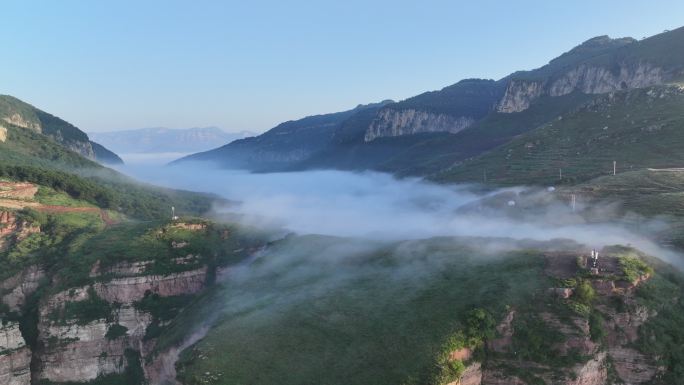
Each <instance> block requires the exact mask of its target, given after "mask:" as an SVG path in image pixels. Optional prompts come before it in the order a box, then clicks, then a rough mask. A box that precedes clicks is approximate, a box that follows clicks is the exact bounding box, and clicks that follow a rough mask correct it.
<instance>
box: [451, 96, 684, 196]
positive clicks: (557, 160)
mask: <svg viewBox="0 0 684 385" xmlns="http://www.w3.org/2000/svg"><path fill="white" fill-rule="evenodd" d="M683 105H684V93H683V92H682V91H681V90H680V89H679V88H677V87H668V86H662V87H651V88H645V89H638V90H631V91H624V92H618V93H614V94H610V95H603V96H598V97H596V98H595V99H594V100H593V101H591V102H589V103H587V104H585V105H584V107H581V108H578V109H575V110H574V111H571V112H565V111H560V112H561V113H562V116H561V118H559V119H556V120H553V121H550V122H549V121H547V122H546V124H543V125H542V126H540V127H539V128H536V129H534V130H532V131H529V132H527V133H524V134H522V135H520V136H519V137H517V138H515V139H513V140H511V141H510V142H508V143H506V144H504V145H502V146H500V147H498V148H496V149H494V150H492V151H491V152H489V153H486V154H484V155H481V156H478V157H476V158H474V159H472V160H469V161H466V162H463V163H462V164H459V165H457V166H455V167H453V168H451V169H450V170H448V171H446V172H444V173H442V174H440V175H439V176H438V179H439V180H442V181H450V182H454V181H478V182H479V181H482V178H483V172H484V171H485V170H486V172H487V181H488V182H489V183H493V184H499V185H520V184H537V185H539V184H541V185H549V184H551V185H555V184H573V183H577V182H583V181H588V180H590V179H592V178H596V177H598V176H601V175H607V174H609V173H612V171H613V161H617V165H618V172H624V171H630V170H637V169H644V168H649V167H652V168H666V167H680V166H681V165H682V164H684V156H683V155H682V152H681V151H679V149H680V148H681V147H682V146H683V145H684V135H682V133H683V132H684V131H683V130H681V128H682V126H683V125H684V107H682V106H683ZM514 115H515V114H514ZM559 169H562V170H563V179H562V180H559Z"/></svg>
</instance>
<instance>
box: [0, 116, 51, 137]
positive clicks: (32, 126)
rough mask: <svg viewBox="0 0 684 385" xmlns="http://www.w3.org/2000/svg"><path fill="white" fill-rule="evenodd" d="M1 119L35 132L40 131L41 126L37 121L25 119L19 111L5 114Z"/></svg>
mask: <svg viewBox="0 0 684 385" xmlns="http://www.w3.org/2000/svg"><path fill="white" fill-rule="evenodd" d="M2 120H4V121H5V122H7V123H9V124H12V125H15V126H17V127H21V128H27V129H29V130H33V131H36V132H42V127H41V125H40V123H39V122H37V121H33V120H31V119H27V118H25V117H24V116H23V115H21V114H19V113H13V114H11V115H9V116H5V117H3V118H2Z"/></svg>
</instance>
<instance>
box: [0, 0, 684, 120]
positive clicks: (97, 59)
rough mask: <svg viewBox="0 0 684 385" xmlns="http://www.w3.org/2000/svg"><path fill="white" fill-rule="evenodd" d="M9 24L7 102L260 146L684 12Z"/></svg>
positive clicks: (44, 5) (670, 23) (51, 10)
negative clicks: (321, 117) (277, 129)
mask: <svg viewBox="0 0 684 385" xmlns="http://www.w3.org/2000/svg"><path fill="white" fill-rule="evenodd" d="M521 9H525V13H524V14H520V10H521ZM589 10H591V11H590V12H589ZM3 12H4V15H5V16H6V17H5V28H6V30H9V31H19V32H17V33H11V34H5V36H7V37H5V39H4V40H3V41H2V42H3V48H4V52H5V55H6V57H10V58H12V60H8V61H7V62H6V63H5V65H4V67H3V71H2V73H0V82H1V83H2V84H3V87H2V89H1V90H0V93H3V94H10V95H13V96H16V97H18V98H20V99H22V100H24V101H26V102H28V103H31V104H33V105H35V106H37V107H39V108H41V109H43V110H45V111H49V112H50V113H52V114H55V115H57V116H59V117H61V118H63V119H65V120H67V121H69V122H71V123H73V124H75V125H76V126H77V127H79V128H81V129H82V130H84V131H87V132H103V131H112V130H120V129H122V128H131V127H132V128H135V127H158V126H161V127H169V128H183V127H204V126H218V127H222V128H224V129H225V130H228V131H231V132H233V131H241V130H246V131H252V132H255V133H259V132H263V131H265V130H268V129H270V128H272V127H274V126H276V125H277V124H278V123H281V122H283V121H287V120H295V119H299V118H302V117H304V116H308V115H316V114H322V113H328V112H335V111H343V110H347V109H350V108H353V107H354V106H356V105H358V104H365V103H371V102H377V101H380V100H384V99H394V100H402V99H405V98H407V97H411V96H414V95H417V94H420V93H422V92H426V91H430V90H435V89H440V88H442V87H445V86H448V85H450V84H453V83H455V82H457V81H459V80H461V79H464V78H472V77H477V78H493V79H499V78H501V77H503V76H506V75H508V74H509V73H511V72H513V71H516V70H524V69H533V68H537V67H540V66H542V65H544V64H546V63H547V62H548V61H549V60H551V59H552V58H554V57H556V56H558V55H560V54H562V53H563V52H566V51H568V50H569V49H571V48H572V47H574V46H576V45H578V44H580V43H582V42H583V41H586V40H587V39H589V38H592V37H595V36H598V35H610V36H611V37H624V36H632V37H634V38H637V39H640V38H642V37H645V36H650V35H654V34H657V33H660V32H663V30H665V29H674V28H677V27H680V26H681V25H682V22H681V20H680V18H679V16H678V15H681V14H682V13H684V3H681V2H676V1H663V2H659V3H655V4H654V3H646V2H639V1H620V2H618V1H606V2H601V3H595V2H589V1H588V0H583V1H580V2H572V3H560V2H551V3H541V4H539V3H537V2H534V1H531V0H530V1H525V2H523V3H520V2H518V3H516V4H511V3H509V2H501V1H486V2H477V3H460V2H459V3H454V2H446V1H431V2H430V3H429V4H428V3H420V4H417V3H406V4H397V3H396V2H389V1H375V2H372V3H367V2H346V3H344V4H336V3H320V2H306V1H300V2H297V3H295V4H292V3H288V4H282V3H280V2H271V1H263V2H260V3H257V4H255V3H250V4H244V3H235V2H225V3H224V2H208V3H203V4H202V6H197V5H192V4H189V3H185V2H181V1H169V2H166V1H164V2H161V1H150V2H144V3H138V2H130V1H128V2H117V3H90V2H82V1H64V2H10V3H8V4H5V7H4V8H3ZM31 25H39V26H40V28H31V27H30V26H31ZM27 26H28V27H27ZM568 26H572V28H568ZM45 31H50V33H49V34H46V33H45ZM85 31H87V33H86V32H85ZM483 42H484V44H483ZM521 53H524V54H521ZM48 63H49V65H47V64H48Z"/></svg>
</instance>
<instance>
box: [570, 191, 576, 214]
mask: <svg viewBox="0 0 684 385" xmlns="http://www.w3.org/2000/svg"><path fill="white" fill-rule="evenodd" d="M576 201H577V199H576V197H575V194H572V203H571V205H572V212H573V213H574V212H575V203H576Z"/></svg>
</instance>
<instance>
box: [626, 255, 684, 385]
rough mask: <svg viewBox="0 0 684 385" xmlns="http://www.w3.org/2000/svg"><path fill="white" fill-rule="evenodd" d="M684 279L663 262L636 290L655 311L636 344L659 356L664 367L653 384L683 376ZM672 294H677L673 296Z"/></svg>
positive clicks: (640, 332) (639, 296)
mask: <svg viewBox="0 0 684 385" xmlns="http://www.w3.org/2000/svg"><path fill="white" fill-rule="evenodd" d="M683 292H684V280H683V279H682V277H681V275H680V274H679V273H678V272H676V271H674V270H673V268H672V267H670V266H665V267H663V268H662V269H660V270H659V272H658V274H656V275H655V276H654V277H653V278H651V279H650V280H649V281H648V282H646V283H645V284H643V285H642V286H641V287H640V288H639V290H638V291H637V295H638V298H639V300H640V302H641V304H643V305H645V306H647V307H648V308H649V309H650V310H651V311H654V312H656V313H655V315H654V316H652V317H650V318H649V319H648V321H646V323H645V324H643V325H642V326H641V327H640V328H639V340H638V341H637V343H636V344H635V346H636V347H637V348H638V349H639V350H641V351H642V352H644V353H646V354H649V355H652V356H654V357H657V358H658V364H659V365H662V366H664V367H665V368H666V369H667V370H666V372H665V374H664V375H663V376H662V377H661V378H659V379H658V380H657V381H655V383H656V384H675V383H677V382H678V381H679V380H680V379H681V378H684V377H683V376H684V329H683V328H682V325H684V299H683V298H684V297H683V296H682V293H683ZM673 297H676V298H675V299H674V300H673Z"/></svg>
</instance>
